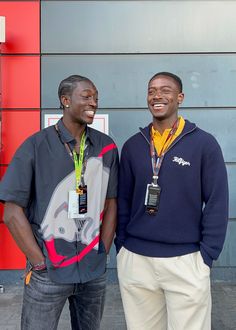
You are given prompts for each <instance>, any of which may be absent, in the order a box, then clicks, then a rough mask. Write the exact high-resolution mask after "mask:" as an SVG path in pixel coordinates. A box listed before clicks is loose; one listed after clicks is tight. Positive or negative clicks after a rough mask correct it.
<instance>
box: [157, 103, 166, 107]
mask: <svg viewBox="0 0 236 330" xmlns="http://www.w3.org/2000/svg"><path fill="white" fill-rule="evenodd" d="M164 106H165V104H164V103H157V104H154V108H162V107H164Z"/></svg>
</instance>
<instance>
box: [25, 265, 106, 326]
mask: <svg viewBox="0 0 236 330" xmlns="http://www.w3.org/2000/svg"><path fill="white" fill-rule="evenodd" d="M105 288H106V274H103V275H102V276H100V277H99V278H97V279H95V280H92V281H90V282H87V283H83V284H81V283H77V284H58V283H53V282H52V281H51V280H50V279H49V277H48V273H47V271H41V272H33V273H32V276H31V279H30V283H29V284H28V285H25V287H24V296H23V307H22V316H21V329H22V330H56V329H57V325H58V322H59V318H60V315H61V312H62V309H63V307H64V305H65V302H66V300H67V299H68V300H69V308H70V314H71V328H72V329H73V330H98V329H99V328H100V321H101V318H102V313H103V309H104V302H105Z"/></svg>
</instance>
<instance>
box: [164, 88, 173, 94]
mask: <svg viewBox="0 0 236 330" xmlns="http://www.w3.org/2000/svg"><path fill="white" fill-rule="evenodd" d="M161 92H162V93H163V94H170V93H171V92H172V91H171V90H170V89H163V90H162V91H161Z"/></svg>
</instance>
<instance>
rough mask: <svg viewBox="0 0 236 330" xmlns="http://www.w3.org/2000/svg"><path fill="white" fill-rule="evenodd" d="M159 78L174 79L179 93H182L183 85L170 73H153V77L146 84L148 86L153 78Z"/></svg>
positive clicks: (178, 78)
mask: <svg viewBox="0 0 236 330" xmlns="http://www.w3.org/2000/svg"><path fill="white" fill-rule="evenodd" d="M159 76H167V77H170V78H172V79H174V81H175V82H176V83H177V85H178V87H179V90H180V93H182V91H183V83H182V80H181V79H180V77H178V76H176V74H174V73H171V72H164V71H163V72H158V73H155V74H154V76H153V77H152V78H151V79H150V80H149V83H148V84H150V82H151V81H152V80H153V79H155V78H157V77H159Z"/></svg>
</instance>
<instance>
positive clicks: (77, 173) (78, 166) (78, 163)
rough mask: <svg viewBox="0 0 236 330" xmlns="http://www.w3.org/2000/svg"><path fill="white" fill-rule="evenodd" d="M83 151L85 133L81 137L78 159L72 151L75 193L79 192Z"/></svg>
mask: <svg viewBox="0 0 236 330" xmlns="http://www.w3.org/2000/svg"><path fill="white" fill-rule="evenodd" d="M84 149H85V132H84V133H83V135H82V138H81V141H80V147H79V159H78V156H77V153H76V151H75V149H74V150H73V158H74V164H75V179H76V191H78V190H79V184H80V179H81V173H82V168H83V161H84Z"/></svg>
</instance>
